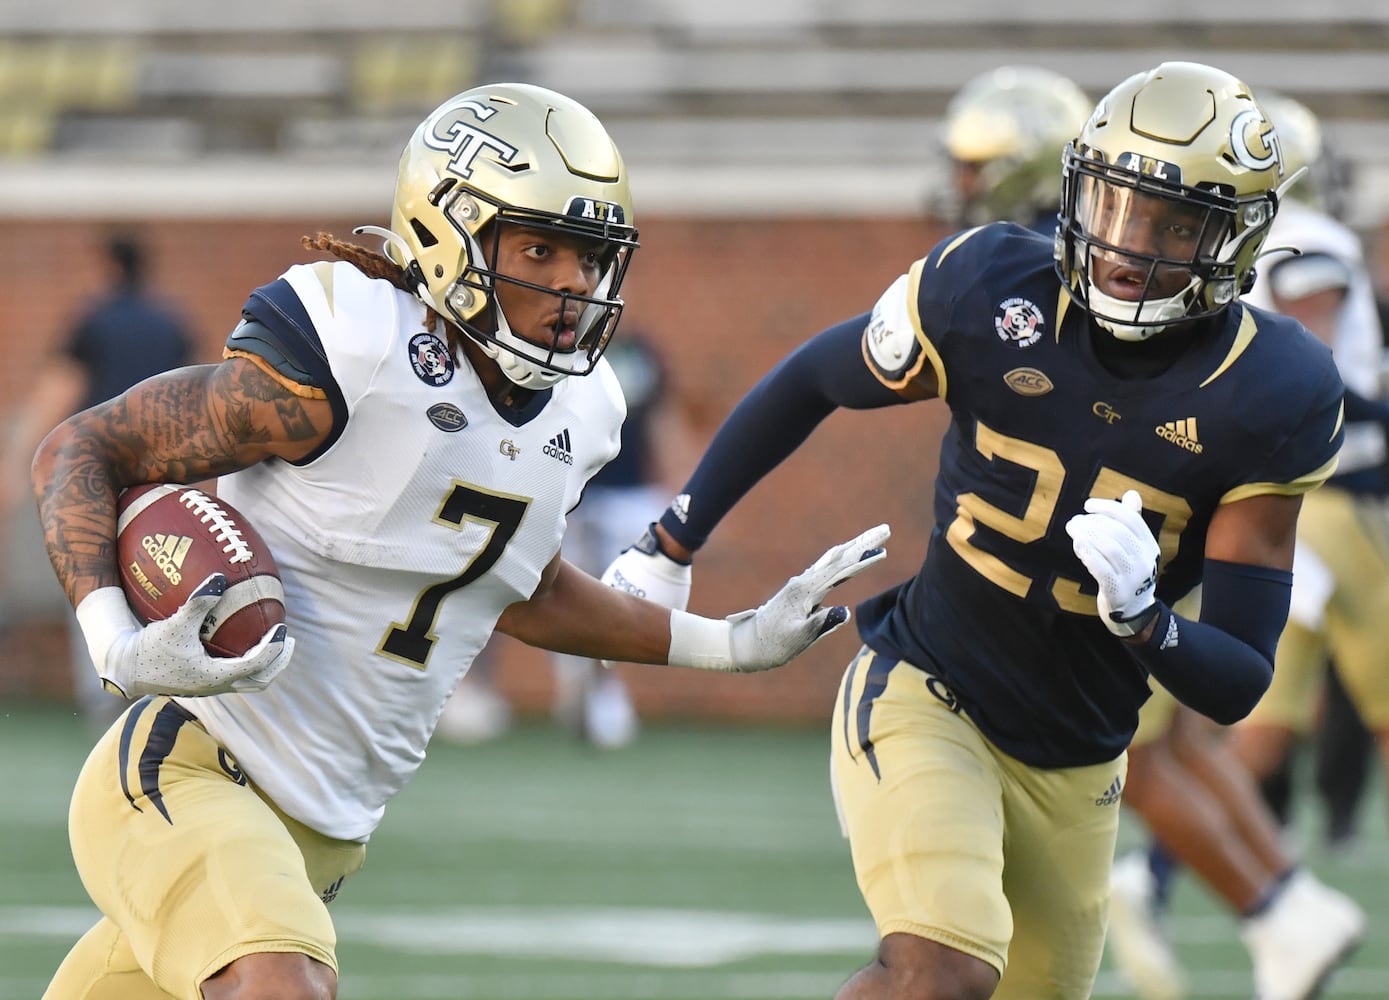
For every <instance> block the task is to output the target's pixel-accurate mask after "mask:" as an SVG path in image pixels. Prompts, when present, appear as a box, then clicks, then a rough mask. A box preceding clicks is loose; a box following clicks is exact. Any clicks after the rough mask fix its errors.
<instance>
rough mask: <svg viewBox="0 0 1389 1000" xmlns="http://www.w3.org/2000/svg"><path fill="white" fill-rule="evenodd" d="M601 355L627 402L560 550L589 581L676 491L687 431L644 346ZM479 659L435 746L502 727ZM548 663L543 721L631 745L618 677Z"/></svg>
mask: <svg viewBox="0 0 1389 1000" xmlns="http://www.w3.org/2000/svg"><path fill="white" fill-rule="evenodd" d="M603 356H604V357H605V358H607V359H608V363H609V364H611V365H612V368H613V373H614V374H615V375H616V376H617V381H618V383H619V384H620V385H621V386H622V393H623V395H624V397H625V398H626V400H627V418H626V420H624V421H623V423H622V436H621V450H620V451H619V452H618V453H617V457H616V458H614V459H613V460H612V461H611V462H609V463H608V464H607V465H605V466H603V468H602V469H600V470H599V471H598V472H597V473H596V474H595V475H594V476H593V478H592V479H590V480H589V482H588V486H587V487H586V488H585V489H584V495H583V499H582V500H581V501H580V502H579V505H578V506H577V507H575V508H574V510H573V511H571V512H570V515H569V528H568V531H567V532H566V533H565V538H564V545H563V553H564V557H565V558H566V559H568V560H569V561H570V562H572V563H574V565H576V566H578V567H579V568H580V569H582V570H584V571H586V572H588V573H592V574H594V575H595V576H596V575H598V574H600V573H602V572H603V570H604V569H605V568H606V567H607V565H608V563H609V562H611V561H612V557H613V556H614V555H615V554H616V553H618V552H620V551H622V549H623V547H624V546H626V545H627V543H628V542H629V541H631V539H632V538H633V537H634V536H635V535H637V534H639V533H640V532H641V529H642V528H643V527H645V525H646V523H647V521H648V520H650V515H651V511H653V510H659V509H660V508H661V505H662V504H663V503H664V502H665V499H666V497H667V496H669V495H670V491H671V489H672V488H673V487H674V486H676V485H678V478H677V477H678V475H679V471H678V470H682V469H684V468H688V466H689V464H691V463H690V462H689V461H688V459H689V457H690V452H691V444H690V441H689V430H688V425H687V423H686V422H685V420H684V418H683V415H682V414H681V412H680V409H679V407H678V406H677V405H675V403H674V399H675V393H674V392H673V389H672V385H671V381H670V377H669V370H668V368H667V366H666V365H665V363H664V362H663V360H662V358H661V355H660V353H659V351H658V350H657V348H656V346H655V340H654V338H653V337H652V336H651V335H650V334H648V333H646V332H645V331H641V330H637V329H624V330H623V335H622V337H619V338H617V339H615V340H614V341H613V343H612V346H610V347H609V348H608V350H607V353H605V354H604V355H603ZM485 654H486V655H485V656H484V658H483V662H482V663H481V664H479V663H476V662H475V663H474V664H473V669H472V670H471V671H470V672H469V674H468V676H467V677H466V678H464V680H463V683H462V684H460V685H459V686H458V689H457V691H456V692H455V693H454V695H453V697H452V698H450V699H449V702H448V704H447V705H445V706H444V714H443V716H442V717H441V718H440V719H439V727H438V729H437V733H438V735H440V736H441V737H443V738H444V739H448V740H452V741H454V742H458V743H479V742H483V741H484V740H488V739H492V738H495V737H497V736H500V735H502V734H503V733H504V732H506V731H507V729H509V728H510V726H511V721H512V708H511V705H510V704H509V703H508V701H507V699H506V697H505V696H504V695H503V694H502V692H501V691H499V690H498V689H497V683H496V677H495V676H494V673H495V670H496V664H497V660H498V654H497V651H496V649H495V647H494V646H492V645H489V646H488V647H487V649H486V651H485ZM551 663H552V665H553V668H554V688H555V693H554V700H553V714H554V717H555V720H556V721H557V722H558V723H559V724H560V725H562V726H564V727H565V728H566V729H568V730H570V731H571V732H573V733H575V734H576V735H577V736H578V737H579V738H580V739H582V740H584V741H585V742H587V743H590V744H592V745H593V746H596V747H601V748H604V749H613V748H617V747H623V746H626V745H627V744H629V743H631V742H632V741H633V740H634V739H636V736H637V732H638V729H639V726H640V724H639V721H638V717H637V712H636V708H635V707H634V705H633V704H632V698H631V695H630V693H629V692H628V689H627V685H626V683H625V682H624V681H623V679H622V675H621V674H620V673H618V672H617V671H616V670H612V669H604V668H603V667H602V665H601V664H600V663H599V661H597V660H590V659H586V658H584V657H578V656H568V655H565V654H562V653H556V654H553V655H552V656H551ZM480 666H481V667H482V669H481V670H479V667H480Z"/></svg>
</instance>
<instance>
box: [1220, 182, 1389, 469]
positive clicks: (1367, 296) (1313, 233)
mask: <svg viewBox="0 0 1389 1000" xmlns="http://www.w3.org/2000/svg"><path fill="white" fill-rule="evenodd" d="M1288 247H1292V248H1295V249H1297V250H1300V251H1301V252H1302V253H1303V254H1304V255H1305V254H1324V255H1326V256H1328V257H1332V258H1335V259H1336V260H1339V261H1340V262H1341V263H1342V264H1343V265H1344V266H1345V267H1346V269H1347V271H1348V272H1349V275H1350V284H1349V286H1348V287H1347V288H1346V299H1345V304H1344V305H1343V306H1342V307H1341V312H1340V317H1339V319H1338V321H1337V324H1336V332H1335V340H1334V341H1333V343H1332V344H1331V352H1332V355H1333V357H1334V358H1335V359H1336V368H1337V370H1338V371H1340V373H1341V381H1343V382H1344V383H1345V384H1346V385H1347V386H1348V387H1349V388H1351V389H1353V390H1355V391H1356V392H1358V393H1359V394H1360V395H1362V396H1364V397H1366V398H1367V399H1379V398H1380V396H1381V389H1380V381H1381V377H1382V374H1383V372H1384V371H1385V364H1386V356H1385V350H1384V337H1383V333H1382V332H1381V329H1380V324H1379V311H1378V308H1377V307H1376V305H1375V295H1374V284H1373V282H1372V281H1371V279H1370V274H1369V270H1368V269H1367V267H1366V265H1365V256H1364V251H1363V249H1362V247H1361V243H1360V238H1359V237H1358V236H1356V234H1355V232H1354V231H1353V230H1352V229H1350V227H1348V226H1346V225H1345V224H1343V223H1341V222H1339V221H1338V220H1336V219H1334V218H1332V217H1331V216H1329V215H1327V214H1326V213H1324V212H1320V211H1317V210H1316V209H1313V208H1310V207H1309V206H1307V205H1304V204H1302V203H1301V202H1297V201H1285V202H1283V203H1282V204H1281V205H1279V207H1278V215H1277V216H1276V217H1275V218H1274V220H1273V227H1272V228H1271V229H1270V230H1269V234H1268V238H1267V239H1266V240H1264V250H1265V252H1266V253H1267V254H1268V256H1267V257H1266V258H1265V259H1264V260H1262V261H1260V264H1259V270H1260V271H1261V272H1266V271H1268V270H1269V269H1270V267H1271V266H1272V265H1273V264H1277V263H1279V262H1281V261H1283V260H1286V259H1287V257H1288V254H1287V253H1276V252H1274V251H1277V250H1279V249H1280V248H1288ZM1243 301H1245V302H1248V303H1250V304H1251V305H1255V306H1261V307H1263V308H1265V309H1273V308H1274V305H1273V298H1272V295H1271V293H1270V291H1269V281H1268V278H1267V275H1266V274H1264V275H1261V277H1260V279H1259V280H1258V281H1256V282H1255V283H1254V287H1253V289H1251V290H1250V292H1249V293H1248V294H1246V295H1244V296H1243ZM1385 450H1386V449H1385V439H1384V430H1383V428H1381V427H1379V426H1377V425H1372V424H1365V423H1362V424H1353V425H1350V426H1348V427H1347V428H1346V440H1345V444H1344V446H1343V447H1342V449H1341V457H1340V464H1339V465H1338V467H1337V470H1336V471H1337V472H1338V473H1346V472H1354V471H1356V470H1358V469H1364V468H1369V467H1372V466H1375V465H1379V464H1381V463H1382V462H1383V461H1384V459H1385Z"/></svg>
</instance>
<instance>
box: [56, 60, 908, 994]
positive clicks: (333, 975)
mask: <svg viewBox="0 0 1389 1000" xmlns="http://www.w3.org/2000/svg"><path fill="white" fill-rule="evenodd" d="M364 228H365V229H366V230H367V231H370V232H372V233H374V234H375V235H377V236H380V237H382V238H383V239H384V249H385V253H384V255H383V254H380V253H376V252H374V251H372V250H369V249H365V248H363V247H360V246H356V245H354V244H351V243H346V242H343V241H340V240H338V239H336V238H334V237H332V236H328V235H326V234H320V235H319V236H318V237H316V238H315V239H313V240H311V241H308V242H309V244H310V245H311V246H313V247H316V248H318V249H321V250H325V251H328V252H330V253H332V254H333V255H335V256H337V257H339V258H341V259H340V260H338V261H336V262H324V263H316V264H304V265H296V266H294V267H291V268H290V269H289V270H288V271H286V272H285V273H284V274H283V275H282V276H281V277H280V278H278V279H276V280H275V281H272V282H271V283H269V284H267V285H265V286H262V287H261V288H258V289H256V290H255V291H254V292H253V293H252V294H251V296H250V298H249V299H248V300H247V302H246V305H245V306H244V307H243V318H242V322H241V324H240V325H239V326H238V327H237V328H236V329H235V330H234V331H233V332H232V334H231V335H230V337H229V339H228V342H227V349H226V352H225V359H224V360H223V361H222V362H221V363H220V364H218V365H210V366H202V367H193V368H184V369H180V370H178V371H176V372H174V373H171V374H168V375H165V376H161V377H158V378H155V379H152V380H149V381H147V382H144V383H142V384H140V385H138V386H136V387H135V388H133V389H131V390H130V391H129V392H127V393H125V394H124V395H122V396H120V397H118V398H116V399H115V400H114V401H112V402H109V403H106V404H102V405H100V406H97V407H94V408H93V409H90V410H87V411H84V412H82V413H80V414H78V415H76V416H74V417H73V418H71V419H69V420H68V421H66V422H64V423H63V424H61V425H60V426H59V427H58V428H56V429H55V430H54V431H53V432H52V433H51V434H50V435H49V436H48V438H47V439H46V440H45V441H44V443H43V444H42V445H41V446H40V448H39V451H38V453H37V455H36V456H35V460H34V483H35V492H36V495H37V499H38V502H39V505H40V508H41V511H42V518H43V523H44V526H45V540H46V544H47V547H48V550H49V554H50V556H51V558H52V561H53V565H54V567H55V570H56V572H57V574H58V577H59V578H60V580H61V581H62V583H63V584H64V586H65V587H66V589H67V592H68V595H69V597H70V598H71V599H72V601H73V603H74V605H75V606H76V608H77V614H78V618H79V620H80V621H81V624H82V627H83V631H84V634H85V637H86V639H87V642H88V645H89V647H90V649H91V652H92V654H93V660H94V662H95V664H96V666H97V669H98V673H99V674H100V675H101V677H102V679H103V681H104V682H105V683H106V685H107V686H108V687H109V688H110V689H112V690H115V691H118V692H119V693H120V694H122V695H124V696H126V697H128V698H131V699H137V700H135V703H134V704H133V705H132V706H131V707H130V708H129V709H128V710H127V711H126V713H125V714H124V715H123V716H122V717H121V718H120V719H119V720H118V721H117V722H116V723H115V725H114V726H113V727H112V728H111V730H110V731H109V732H108V733H107V734H106V735H105V736H104V737H103V738H102V739H101V741H100V742H99V743H98V745H97V746H96V748H95V749H94V750H93V752H92V754H91V756H90V757H89V759H88V761H87V764H86V765H85V767H84V768H83V771H82V773H81V775H80V777H79V778H78V782H77V787H76V789H75V791H74V796H73V803H72V810H71V824H70V832H71V839H72V849H73V856H74V859H75V861H76V864H77V868H78V871H79V873H80V874H81V876H82V881H83V884H84V885H85V886H86V888H87V890H88V892H89V893H90V894H91V896H92V899H93V900H94V901H95V903H96V904H97V906H98V907H99V908H100V909H101V911H102V917H101V919H100V921H99V922H98V923H97V925H96V926H95V927H93V928H92V930H91V931H90V932H88V933H87V934H86V935H85V936H84V937H83V938H82V939H81V940H80V941H79V942H78V943H77V944H76V945H75V946H74V947H73V949H72V950H71V952H70V953H69V954H68V956H67V958H66V959H65V961H64V962H63V963H62V965H61V967H60V968H59V970H58V972H57V974H56V975H55V977H54V979H53V981H52V983H51V984H50V986H49V989H48V992H47V993H46V994H45V996H46V997H48V998H50V1000H71V998H74V997H87V998H97V997H110V998H115V997H120V998H122V1000H167V998H168V997H176V998H179V1000H215V998H227V997H233V996H234V997H237V998H242V1000H245V998H252V997H254V998H268V997H272V996H273V997H276V998H280V1000H310V998H313V1000H323V998H330V997H333V996H335V995H336V992H337V978H338V971H337V961H336V958H335V955H334V947H335V936H334V931H333V924H332V921H331V919H330V918H329V915H328V911H327V908H326V903H327V902H328V901H329V900H331V899H332V898H333V897H334V896H335V895H336V894H337V892H338V891H339V890H340V889H341V887H342V884H343V882H344V880H345V879H346V878H347V877H348V876H350V875H351V874H352V873H353V872H354V871H356V870H357V868H359V867H360V865H361V864H362V860H363V855H364V851H365V845H366V842H367V840H368V838H369V837H370V836H371V833H372V831H373V830H374V829H375V827H376V826H377V824H378V823H379V821H380V819H381V816H382V812H383V810H384V808H385V804H386V802H387V801H388V800H389V799H390V798H391V797H392V796H394V795H395V794H396V793H397V792H398V791H399V790H400V789H401V787H402V786H403V785H404V784H405V783H406V781H408V780H409V778H410V776H411V775H412V774H413V772H414V771H415V769H416V768H417V767H418V766H419V764H420V762H421V761H422V760H423V758H424V753H425V746H426V743H427V742H428V739H429V736H430V733H431V731H432V730H433V728H434V725H435V721H436V719H437V717H438V714H439V712H440V709H441V708H442V706H443V704H444V702H445V700H446V699H447V698H448V696H449V693H450V692H451V691H452V690H453V688H454V686H455V685H456V684H457V683H458V681H459V679H460V678H461V677H462V676H463V674H464V673H465V672H466V671H467V669H468V667H469V664H470V663H471V661H472V658H473V657H474V655H475V654H476V653H477V651H478V650H479V649H480V648H481V647H482V645H483V644H484V642H485V641H486V640H487V638H488V637H489V636H490V635H491V634H492V632H493V631H500V632H503V633H505V634H508V635H511V636H514V637H517V638H519V639H521V640H523V641H526V642H530V643H533V644H535V645H538V646H543V647H545V648H548V649H552V650H557V651H561V652H568V653H574V654H579V655H583V656H589V657H595V658H610V659H614V660H622V661H630V662H646V663H671V664H676V665H687V666H694V667H699V668H703V669H710V670H735V671H748V670H761V669H766V668H770V667H773V666H777V665H779V664H781V663H784V662H786V661H787V660H789V659H791V658H792V657H794V656H796V655H797V654H799V653H800V652H801V651H803V650H804V649H806V648H807V647H808V646H809V645H810V644H811V643H812V642H814V641H815V640H816V639H817V638H818V637H820V636H821V635H823V634H825V633H827V632H828V631H829V630H831V629H833V628H835V627H837V626H839V625H841V624H842V623H843V622H844V621H845V620H846V619H847V615H848V611H847V609H845V608H842V607H821V606H820V601H821V599H822V598H823V597H824V596H825V594H826V592H827V591H828V590H829V588H830V587H831V586H833V585H835V584H836V583H839V582H842V581H843V580H846V579H848V578H849V577H851V576H853V575H855V574H856V573H857V572H859V571H860V570H861V569H863V568H865V567H867V566H868V565H870V564H872V563H873V562H876V561H877V560H878V559H879V558H881V556H882V548H881V545H882V543H883V542H884V541H885V539H886V537H887V529H886V527H885V526H879V527H877V528H874V529H870V530H869V531H868V532H865V533H864V534H863V535H861V536H859V537H858V538H856V539H854V540H853V541H851V542H849V543H846V544H844V545H841V546H839V547H837V548H835V549H832V550H830V551H829V552H828V553H826V554H825V556H823V557H822V558H821V559H820V560H819V561H817V562H816V563H815V564H814V565H813V566H812V567H811V568H810V569H809V570H807V571H806V572H805V573H803V574H802V575H801V576H798V577H796V578H794V579H793V580H792V581H791V582H790V583H788V584H787V585H786V586H785V587H784V588H783V589H782V590H781V591H780V592H778V594H777V595H775V596H774V597H773V598H771V599H770V600H769V601H768V602H767V603H765V604H764V605H762V606H761V607H760V608H758V609H757V610H755V611H748V612H743V613H740V614H738V615H734V616H732V617H731V618H729V619H726V620H711V619H707V618H701V617H698V616H694V615H688V614H685V613H683V612H672V611H670V610H669V609H668V607H666V606H663V605H662V604H658V603H654V602H651V601H647V600H643V599H641V596H642V595H639V594H638V595H634V594H633V593H627V592H623V591H621V590H619V589H614V588H610V587H608V586H604V585H603V584H602V583H600V582H599V581H597V580H595V579H593V578H592V577H590V576H588V575H586V574H583V573H581V572H579V571H578V570H576V569H575V568H574V567H572V566H571V565H569V564H568V563H566V562H564V561H563V560H562V559H561V558H560V557H559V555H558V553H559V549H560V540H561V537H562V535H563V533H564V528H565V519H566V516H567V514H568V513H569V511H570V510H572V509H573V508H574V506H575V505H576V504H577V503H578V502H579V499H580V496H581V493H582V491H583V488H584V484H585V483H586V482H587V480H588V479H589V477H590V476H592V475H593V473H594V472H595V471H596V470H597V469H598V468H599V467H600V466H602V465H603V463H605V462H607V461H608V460H609V459H610V458H612V456H613V454H614V452H615V450H616V446H617V440H618V430H619V426H620V424H621V422H622V418H623V413H624V403H623V399H622V395H621V392H620V390H619V389H618V386H617V381H616V379H615V378H614V376H613V374H612V371H611V369H610V368H609V366H608V364H607V362H606V361H605V360H604V359H603V357H602V355H603V351H604V348H605V347H606V346H607V344H608V340H609V338H610V337H611V336H612V335H613V331H614V327H615V325H616V323H617V320H618V316H619V314H620V313H621V311H622V299H621V298H620V297H619V289H620V286H621V284H622V279H623V276H624V274H625V272H626V270H627V266H628V263H629V262H630V260H631V255H632V253H633V251H634V250H635V249H636V247H637V239H636V237H637V233H636V229H635V228H634V227H633V219H632V205H631V199H630V197H629V194H628V181H627V173H626V169H625V167H624V166H623V162H622V158H621V156H620V155H619V153H618V151H617V149H616V148H615V147H614V145H613V143H612V141H611V140H610V139H609V137H608V135H607V132H606V131H605V130H604V128H603V126H602V125H601V123H600V122H599V121H598V120H597V119H596V118H595V117H594V116H593V115H592V114H591V113H590V112H589V111H588V110H586V109H585V108H583V107H582V106H580V105H579V104H577V103H575V102H574V101H572V100H570V99H568V98H566V97H563V96H561V95H559V94H556V93H553V92H550V91H547V90H543V89H540V88H536V87H532V86H525V85H519V84H501V85H493V86H484V87H479V88H476V89H473V90H470V91H467V92H465V93H463V94H460V95H458V96H456V97H454V98H452V99H451V100H449V101H447V102H445V103H444V104H443V105H441V106H440V107H439V108H438V109H436V110H435V111H434V112H433V113H432V114H430V115H429V117H428V118H426V119H425V121H424V122H423V123H422V124H421V125H420V126H419V128H418V129H417V130H416V132H415V134H414V135H413V137H412V138H411V139H410V141H409V143H408V144H407V146H406V148H405V151H404V154H403V156H402V158H401V162H400V172H399V176H398V179H397V184H396V191H395V200H394V210H393V212H392V216H391V226H390V229H389V230H386V229H377V228H375V227H364ZM361 231H363V230H359V232H361ZM580 376H582V377H580ZM213 477H220V478H219V484H218V490H219V492H220V494H221V495H222V496H224V497H226V498H227V499H228V500H229V501H230V502H231V503H232V504H233V505H234V506H236V507H237V508H238V509H239V510H240V511H241V512H242V513H244V514H245V515H246V516H247V517H248V519H249V520H251V521H252V522H253V523H254V524H255V525H256V526H257V527H258V528H259V529H260V531H261V533H262V534H263V535H264V536H265V539H266V541H267V542H268V543H269V545H270V546H271V547H272V549H273V551H274V554H275V557H276V560H277V563H278V565H279V569H280V573H281V577H282V579H283V583H284V591H285V604H286V615H287V622H286V625H284V626H279V627H277V628H276V629H274V630H272V631H271V632H270V633H269V634H267V635H266V636H265V637H264V639H263V640H262V641H261V642H260V644H259V645H258V646H256V647H255V648H254V649H252V650H251V651H250V652H249V653H247V654H245V655H244V656H241V657H235V658H214V657H211V656H209V655H208V654H207V653H206V652H205V651H204V649H203V647H202V645H201V643H200V641H199V628H200V625H201V624H202V620H203V618H204V617H205V616H206V614H207V612H208V610H209V608H210V607H211V605H212V604H214V603H215V601H216V596H217V593H218V592H219V591H220V588H221V587H222V586H224V585H225V580H223V579H221V578H219V577H216V576H214V577H212V578H210V579H209V581H208V582H207V583H206V584H205V585H204V587H203V588H202V589H201V592H200V593H199V594H198V595H195V597H193V598H191V599H190V600H189V601H188V603H187V604H185V605H184V607H183V608H182V609H181V610H180V611H179V612H177V613H175V614H174V615H173V616H171V617H170V618H168V619H165V620H164V621H161V622H157V623H155V624H151V625H149V626H147V627H144V628H141V627H140V625H139V624H138V622H137V621H136V620H135V619H134V618H133V617H132V615H131V613H130V610H129V608H128V607H127V605H126V602H125V598H124V594H123V592H122V590H121V589H120V586H119V577H118V575H117V570H116V565H115V562H114V557H113V553H114V550H115V545H114V542H113V539H114V537H115V531H116V516H115V510H116V498H117V496H118V495H119V493H120V491H121V489H122V488H124V487H128V486H132V485H134V484H137V483H146V482H159V481H173V482H192V481H199V480H204V479H210V478H213ZM291 654H292V655H291Z"/></svg>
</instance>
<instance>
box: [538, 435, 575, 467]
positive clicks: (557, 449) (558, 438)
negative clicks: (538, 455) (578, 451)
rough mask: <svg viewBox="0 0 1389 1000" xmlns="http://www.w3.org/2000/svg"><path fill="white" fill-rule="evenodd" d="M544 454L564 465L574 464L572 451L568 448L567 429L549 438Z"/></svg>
mask: <svg viewBox="0 0 1389 1000" xmlns="http://www.w3.org/2000/svg"><path fill="white" fill-rule="evenodd" d="M544 451H545V454H547V455H549V456H550V457H551V458H557V459H559V460H560V461H561V462H563V463H564V464H565V465H573V464H574V449H573V448H571V447H570V446H569V428H568V427H566V428H565V429H564V430H562V431H560V432H559V433H558V434H556V435H555V436H554V437H552V438H550V443H549V444H547V445H546V446H545V448H544Z"/></svg>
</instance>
